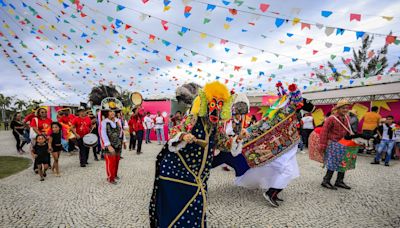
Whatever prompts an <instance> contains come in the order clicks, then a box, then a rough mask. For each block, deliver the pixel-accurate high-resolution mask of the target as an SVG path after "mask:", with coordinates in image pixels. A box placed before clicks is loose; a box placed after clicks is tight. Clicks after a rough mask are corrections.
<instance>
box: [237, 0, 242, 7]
mask: <svg viewBox="0 0 400 228" xmlns="http://www.w3.org/2000/svg"><path fill="white" fill-rule="evenodd" d="M243 2H244V1H241V0H235V4H236V5H237V6H241V5H242V4H243Z"/></svg>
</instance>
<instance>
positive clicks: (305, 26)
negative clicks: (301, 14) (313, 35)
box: [301, 22, 311, 30]
mask: <svg viewBox="0 0 400 228" xmlns="http://www.w3.org/2000/svg"><path fill="white" fill-rule="evenodd" d="M305 28H308V29H311V25H310V24H308V23H303V22H302V23H301V30H303V29H305Z"/></svg>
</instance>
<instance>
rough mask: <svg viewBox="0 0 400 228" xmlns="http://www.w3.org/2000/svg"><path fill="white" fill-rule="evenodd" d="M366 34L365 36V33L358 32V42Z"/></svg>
mask: <svg viewBox="0 0 400 228" xmlns="http://www.w3.org/2000/svg"><path fill="white" fill-rule="evenodd" d="M364 34H365V32H361V31H358V32H356V37H357V40H358V39H359V38H362V37H363V36H364Z"/></svg>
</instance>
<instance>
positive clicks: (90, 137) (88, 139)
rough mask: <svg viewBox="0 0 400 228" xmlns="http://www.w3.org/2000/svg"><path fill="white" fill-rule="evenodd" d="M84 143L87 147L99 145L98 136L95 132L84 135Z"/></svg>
mask: <svg viewBox="0 0 400 228" xmlns="http://www.w3.org/2000/svg"><path fill="white" fill-rule="evenodd" d="M82 140H83V145H85V146H86V147H95V146H97V141H98V137H97V135H95V134H92V133H90V134H87V135H85V136H84V137H83V139H82Z"/></svg>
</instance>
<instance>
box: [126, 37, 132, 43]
mask: <svg viewBox="0 0 400 228" xmlns="http://www.w3.org/2000/svg"><path fill="white" fill-rule="evenodd" d="M132 41H133V39H132V38H130V37H129V36H128V37H127V38H126V42H128V44H131V43H132Z"/></svg>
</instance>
